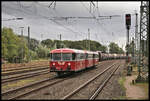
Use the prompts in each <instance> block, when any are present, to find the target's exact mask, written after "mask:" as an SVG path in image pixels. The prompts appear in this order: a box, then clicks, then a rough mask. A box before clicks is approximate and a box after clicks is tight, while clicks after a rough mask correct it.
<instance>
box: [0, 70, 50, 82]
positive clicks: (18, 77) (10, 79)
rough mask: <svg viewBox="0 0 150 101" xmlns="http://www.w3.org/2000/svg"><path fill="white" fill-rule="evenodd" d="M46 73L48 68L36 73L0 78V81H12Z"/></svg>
mask: <svg viewBox="0 0 150 101" xmlns="http://www.w3.org/2000/svg"><path fill="white" fill-rule="evenodd" d="M48 73H49V70H44V71H40V72H36V73H35V72H34V73H28V74H24V75H19V76H15V77H9V78H5V79H1V83H6V82H12V81H16V80H21V79H25V78H30V77H34V76H38V75H42V74H48Z"/></svg>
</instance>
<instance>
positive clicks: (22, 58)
mask: <svg viewBox="0 0 150 101" xmlns="http://www.w3.org/2000/svg"><path fill="white" fill-rule="evenodd" d="M20 28H21V38H22V41H23V28H24V27H20ZM22 43H23V42H22ZM21 53H22V56H21V58H22V62H23V45H22V48H21Z"/></svg>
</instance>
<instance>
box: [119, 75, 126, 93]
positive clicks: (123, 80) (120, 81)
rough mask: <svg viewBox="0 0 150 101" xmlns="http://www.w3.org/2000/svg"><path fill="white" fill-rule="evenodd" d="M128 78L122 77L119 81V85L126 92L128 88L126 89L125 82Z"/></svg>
mask: <svg viewBox="0 0 150 101" xmlns="http://www.w3.org/2000/svg"><path fill="white" fill-rule="evenodd" d="M125 80H126V78H125V77H121V78H120V79H119V80H118V83H119V84H120V86H121V88H122V89H123V90H124V91H126V88H125V87H124V82H125Z"/></svg>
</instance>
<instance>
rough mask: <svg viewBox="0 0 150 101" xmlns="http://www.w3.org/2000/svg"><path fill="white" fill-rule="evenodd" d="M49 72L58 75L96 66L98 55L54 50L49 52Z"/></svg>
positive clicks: (64, 49)
mask: <svg viewBox="0 0 150 101" xmlns="http://www.w3.org/2000/svg"><path fill="white" fill-rule="evenodd" d="M50 54H51V55H50V57H51V60H50V71H51V72H57V73H58V75H60V74H64V73H66V72H76V71H80V70H82V69H85V68H88V67H92V66H95V65H97V64H98V59H99V58H98V53H97V52H90V51H85V50H77V49H69V48H62V49H55V50H52V51H51V52H50Z"/></svg>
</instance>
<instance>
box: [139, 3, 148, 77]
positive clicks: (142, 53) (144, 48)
mask: <svg viewBox="0 0 150 101" xmlns="http://www.w3.org/2000/svg"><path fill="white" fill-rule="evenodd" d="M139 34H140V37H139V38H140V50H139V75H138V79H140V80H143V79H145V78H147V77H148V75H147V74H148V54H149V52H148V47H149V42H148V40H149V35H148V34H149V1H141V6H140V33H139Z"/></svg>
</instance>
